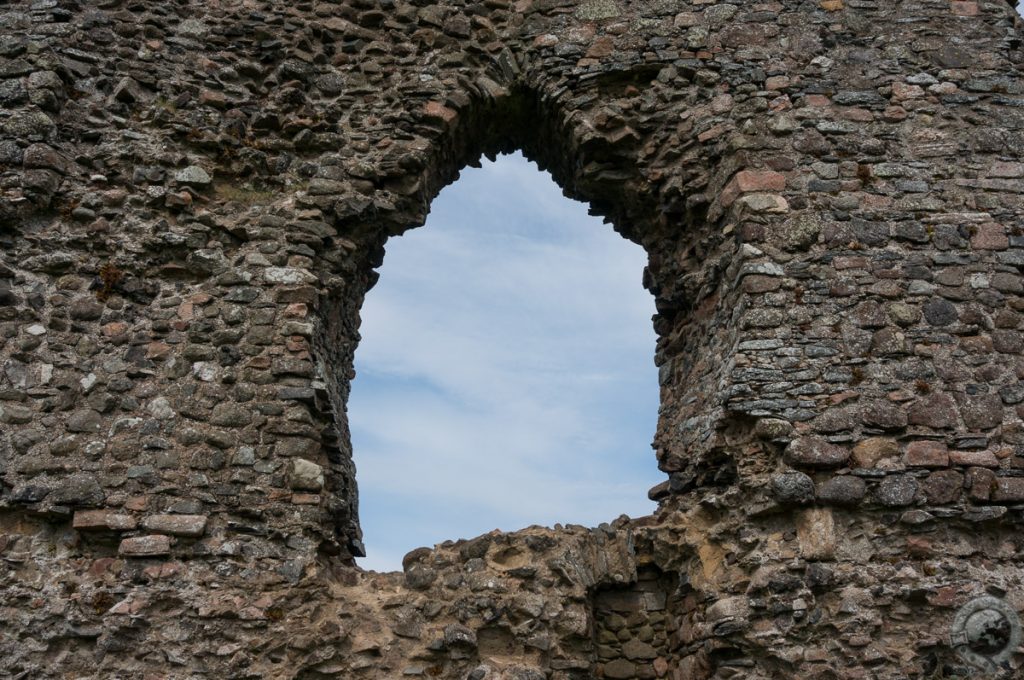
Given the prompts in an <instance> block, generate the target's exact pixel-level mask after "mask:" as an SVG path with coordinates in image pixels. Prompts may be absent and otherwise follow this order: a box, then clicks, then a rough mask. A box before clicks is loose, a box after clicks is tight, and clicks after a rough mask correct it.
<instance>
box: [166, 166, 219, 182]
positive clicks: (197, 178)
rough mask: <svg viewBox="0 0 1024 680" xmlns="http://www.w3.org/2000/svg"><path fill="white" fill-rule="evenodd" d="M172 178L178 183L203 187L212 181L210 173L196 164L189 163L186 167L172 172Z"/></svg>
mask: <svg viewBox="0 0 1024 680" xmlns="http://www.w3.org/2000/svg"><path fill="white" fill-rule="evenodd" d="M174 180H175V181H176V182H177V183H178V184H186V185H189V186H196V187H205V186H207V185H208V184H210V183H211V182H212V181H213V180H212V179H211V178H210V174H209V173H208V172H206V170H203V169H202V168H201V167H199V166H198V165H190V166H188V167H186V168H182V169H181V170H179V171H178V172H176V173H174Z"/></svg>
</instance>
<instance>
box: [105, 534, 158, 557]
mask: <svg viewBox="0 0 1024 680" xmlns="http://www.w3.org/2000/svg"><path fill="white" fill-rule="evenodd" d="M117 552H118V554H120V555H124V556H125V557H156V556H159V555H167V554H170V552H171V537H170V536H136V537H135V538H126V539H124V540H123V541H121V545H120V546H119V547H118V549H117Z"/></svg>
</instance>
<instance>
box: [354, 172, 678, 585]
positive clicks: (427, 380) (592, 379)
mask: <svg viewBox="0 0 1024 680" xmlns="http://www.w3.org/2000/svg"><path fill="white" fill-rule="evenodd" d="M644 265H645V255H644V252H643V250H642V249H641V248H640V247H639V246H636V245H634V244H631V243H630V242H628V241H626V240H625V239H623V238H621V237H620V236H618V235H617V234H615V233H614V232H613V230H612V229H611V228H610V227H608V226H606V225H602V224H601V220H600V219H598V218H594V217H591V216H588V215H587V208H586V206H585V205H584V204H582V203H578V202H575V201H570V200H568V199H565V198H564V197H563V196H562V195H561V190H560V189H559V188H558V186H557V185H556V184H555V183H554V182H553V181H552V180H551V178H550V176H549V175H547V173H541V172H540V171H538V170H537V168H536V166H535V165H533V164H532V163H530V162H528V161H527V160H526V159H525V158H523V157H522V156H521V155H520V154H515V155H513V156H503V157H501V158H500V159H499V160H498V161H497V162H488V161H486V160H485V161H484V166H483V167H482V168H480V169H472V168H470V169H467V170H466V171H465V172H463V176H462V179H460V180H459V181H458V182H456V183H455V184H454V185H452V186H450V187H449V188H447V189H445V190H444V191H443V192H442V194H441V195H440V196H439V197H438V198H437V200H436V201H435V202H434V203H433V205H432V211H431V215H430V217H429V219H428V221H427V226H426V228H425V229H419V230H415V231H413V232H411V233H409V234H408V235H406V236H403V237H401V238H396V239H392V240H391V241H390V242H389V243H388V248H387V257H386V258H385V264H384V266H383V268H382V270H381V272H382V278H381V280H380V283H378V285H377V287H376V288H374V290H372V291H371V292H370V294H369V295H368V296H367V299H366V302H365V304H364V305H363V308H362V318H363V321H362V327H361V334H362V336H363V337H362V341H361V343H360V347H359V350H358V351H357V375H358V379H357V380H356V381H355V382H354V383H353V393H352V397H351V400H350V402H349V412H350V422H351V426H352V434H353V446H354V453H355V457H356V463H357V464H358V466H359V479H360V490H361V493H360V496H361V499H360V500H361V515H362V522H363V526H364V530H365V536H366V538H367V550H368V557H367V558H366V559H365V560H362V564H363V566H365V567H367V568H376V569H398V568H400V566H401V564H400V560H401V557H402V555H403V554H404V553H405V552H407V551H409V550H410V549H412V548H414V547H417V546H419V545H432V544H433V543H435V542H439V541H441V540H444V539H446V538H454V537H471V536H474V535H476V534H479V533H483V532H486V531H489V530H491V529H495V528H501V529H513V528H519V527H521V526H526V525H529V524H553V523H555V522H579V523H584V524H596V523H600V522H603V521H607V520H610V519H612V518H614V517H615V516H617V515H618V514H620V513H623V512H625V513H628V514H631V515H633V516H637V515H643V514H646V513H648V512H650V511H651V510H652V509H653V506H652V505H651V504H650V503H649V502H648V501H647V500H646V498H645V496H646V491H647V489H648V487H650V486H651V485H653V484H655V483H657V482H659V481H661V480H662V479H663V477H662V475H660V474H659V473H658V472H657V470H656V468H655V465H654V460H653V457H652V456H651V455H650V451H649V450H648V448H647V446H646V444H647V443H648V442H650V441H651V437H652V435H653V432H654V427H655V420H656V417H657V409H658V387H657V376H656V369H655V367H654V364H653V361H652V356H653V351H654V341H655V338H654V332H653V330H652V328H651V321H650V319H651V315H652V314H653V313H654V304H653V300H652V298H651V296H650V295H649V294H648V293H647V292H646V291H644V290H643V288H642V287H641V285H640V281H641V274H642V272H643V268H644Z"/></svg>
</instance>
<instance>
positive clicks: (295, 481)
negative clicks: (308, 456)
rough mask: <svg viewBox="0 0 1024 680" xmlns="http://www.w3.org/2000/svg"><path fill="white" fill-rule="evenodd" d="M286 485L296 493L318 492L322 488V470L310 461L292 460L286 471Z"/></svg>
mask: <svg viewBox="0 0 1024 680" xmlns="http://www.w3.org/2000/svg"><path fill="white" fill-rule="evenodd" d="M288 483H289V484H290V485H291V488H293V489H295V490H298V491H319V490H320V489H322V488H323V486H324V470H323V468H322V467H320V466H319V465H317V464H316V463H314V462H312V461H308V460H305V459H303V458H293V459H292V461H291V467H290V468H289V471H288Z"/></svg>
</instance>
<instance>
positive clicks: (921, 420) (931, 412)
mask: <svg viewBox="0 0 1024 680" xmlns="http://www.w3.org/2000/svg"><path fill="white" fill-rule="evenodd" d="M958 421H959V412H958V410H957V407H956V402H955V401H954V400H953V397H951V396H950V395H948V394H945V393H943V392H934V393H932V394H929V395H927V396H924V397H921V398H920V399H918V400H917V401H915V402H914V403H913V404H911V406H910V408H909V410H908V412H907V422H908V423H909V424H911V425H924V426H926V427H931V428H934V429H937V430H938V429H953V428H955V427H956V426H957V423H958Z"/></svg>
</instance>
